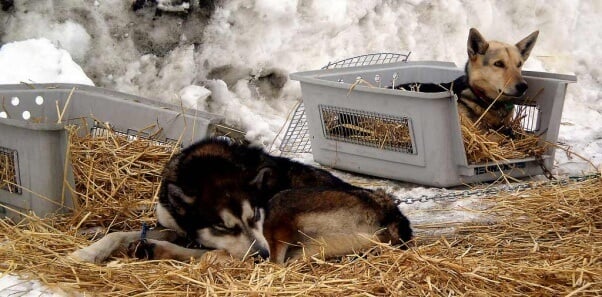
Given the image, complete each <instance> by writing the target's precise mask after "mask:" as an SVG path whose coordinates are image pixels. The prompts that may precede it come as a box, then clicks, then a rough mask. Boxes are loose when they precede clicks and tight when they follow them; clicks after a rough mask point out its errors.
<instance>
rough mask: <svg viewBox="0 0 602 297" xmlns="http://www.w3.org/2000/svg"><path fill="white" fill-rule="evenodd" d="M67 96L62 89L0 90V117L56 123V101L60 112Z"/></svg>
mask: <svg viewBox="0 0 602 297" xmlns="http://www.w3.org/2000/svg"><path fill="white" fill-rule="evenodd" d="M67 97H68V93H67V94H65V92H64V91H62V90H52V89H51V90H43V89H17V90H0V100H1V101H0V112H4V114H2V117H3V118H4V116H6V118H9V119H15V120H23V121H30V122H33V123H56V122H57V119H58V112H57V102H58V106H59V110H60V111H61V112H62V109H63V106H64V101H65V100H66V98H67ZM25 115H27V117H25Z"/></svg>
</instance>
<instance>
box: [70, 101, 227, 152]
mask: <svg viewBox="0 0 602 297" xmlns="http://www.w3.org/2000/svg"><path fill="white" fill-rule="evenodd" d="M68 117H69V118H80V117H92V118H95V119H97V120H99V121H102V122H104V123H108V124H110V126H111V128H113V129H115V130H118V131H121V132H128V131H129V132H130V133H133V134H136V133H140V135H154V137H156V138H157V139H158V140H161V141H163V140H168V141H176V140H179V139H180V138H181V139H182V143H183V145H184V146H187V145H189V144H191V143H192V142H194V141H197V140H199V139H202V138H204V137H206V136H207V135H208V129H209V124H211V123H212V122H216V121H215V119H207V118H204V117H201V116H197V117H195V116H191V115H188V114H184V113H180V112H175V111H172V110H169V109H165V108H160V107H156V106H152V105H147V104H143V103H140V102H137V101H133V100H121V99H115V98H113V97H106V96H104V94H103V93H92V92H80V93H78V94H77V98H76V100H75V102H73V109H72V110H71V114H69V115H68Z"/></svg>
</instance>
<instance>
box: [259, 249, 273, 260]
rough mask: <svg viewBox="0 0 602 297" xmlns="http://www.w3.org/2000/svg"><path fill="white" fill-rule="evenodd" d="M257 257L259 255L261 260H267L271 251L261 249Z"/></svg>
mask: <svg viewBox="0 0 602 297" xmlns="http://www.w3.org/2000/svg"><path fill="white" fill-rule="evenodd" d="M257 255H259V257H260V258H261V259H263V260H266V259H267V258H269V257H270V251H268V250H266V249H260V250H259V251H257Z"/></svg>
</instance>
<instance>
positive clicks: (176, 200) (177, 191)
mask: <svg viewBox="0 0 602 297" xmlns="http://www.w3.org/2000/svg"><path fill="white" fill-rule="evenodd" d="M167 198H168V199H169V204H170V205H171V206H173V207H174V209H175V210H176V212H178V214H180V215H185V214H186V208H187V207H189V206H190V205H192V204H193V203H194V200H195V199H194V197H191V196H188V195H186V194H185V193H184V191H183V190H182V188H180V187H178V186H176V185H174V184H168V185H167Z"/></svg>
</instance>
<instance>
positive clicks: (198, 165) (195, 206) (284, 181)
mask: <svg viewBox="0 0 602 297" xmlns="http://www.w3.org/2000/svg"><path fill="white" fill-rule="evenodd" d="M304 188H328V189H332V190H338V191H342V192H344V191H353V190H357V189H358V188H356V187H354V186H351V185H349V184H347V183H346V182H344V181H342V180H340V179H339V178H337V177H335V176H333V175H332V174H330V173H329V172H327V171H325V170H322V169H318V168H315V167H312V166H308V165H304V164H301V163H298V162H295V161H292V160H289V159H287V158H282V157H276V156H271V155H269V154H266V153H265V152H263V150H261V149H259V148H254V147H249V146H245V145H239V144H234V143H230V142H227V141H223V140H215V139H210V140H205V141H201V142H199V143H197V144H194V145H192V146H190V147H188V148H186V149H184V150H183V151H182V152H181V153H180V154H178V155H176V156H175V157H173V158H172V159H171V160H170V161H169V162H168V163H167V165H166V166H165V170H164V172H163V182H162V186H161V188H160V191H159V203H158V205H157V211H156V215H157V219H158V225H159V227H158V228H156V229H155V230H152V231H151V232H149V233H148V238H147V239H143V240H141V239H140V233H139V232H115V233H110V234H108V235H106V236H105V237H104V238H102V239H101V240H100V241H98V242H96V243H94V244H92V245H91V246H88V247H86V248H83V249H80V250H78V251H75V252H74V253H73V254H72V256H73V257H75V258H78V259H80V260H84V261H88V262H101V261H103V260H105V259H106V258H107V257H109V256H110V255H111V254H112V253H113V252H114V251H115V250H118V249H124V248H129V252H130V254H132V255H134V256H137V257H144V258H151V259H163V258H169V259H180V260H183V259H188V258H190V257H200V256H202V255H203V254H204V252H205V251H206V249H218V250H226V251H227V252H228V253H229V254H231V255H232V256H234V257H235V258H244V257H246V256H249V255H258V256H260V257H262V258H267V257H269V256H270V244H269V242H268V241H267V239H266V236H265V235H264V234H266V233H267V232H269V231H265V230H263V227H264V224H265V222H266V221H267V220H268V219H269V218H270V216H269V212H270V211H271V210H273V208H274V207H276V208H285V207H287V205H285V204H278V205H277V206H274V205H272V203H271V202H270V201H271V198H272V197H273V196H274V195H275V194H276V193H279V192H281V191H284V190H287V189H304ZM278 195H280V194H278ZM315 195H316V197H307V198H308V199H306V200H302V201H301V202H300V203H301V204H295V205H297V206H300V205H305V207H306V208H308V209H311V208H312V207H313V205H314V204H315V202H316V201H317V200H319V199H322V198H327V197H326V196H322V195H321V194H320V195H318V193H315ZM375 197H376V196H375ZM300 198H304V197H300ZM391 203H392V202H391ZM332 205H333V207H334V206H335V205H338V206H336V207H334V208H333V209H332V210H330V211H340V210H341V209H343V208H345V207H346V206H345V204H332ZM323 210H324V211H327V210H326V209H323ZM276 211H277V212H276V214H277V213H279V212H278V211H279V210H278V209H276ZM366 211H368V212H370V211H372V212H378V210H374V209H367V210H366ZM398 213H399V211H398ZM293 218H294V215H291V217H290V218H286V219H293ZM282 219H284V218H282ZM273 222H274V221H273V220H272V223H273ZM272 223H271V226H272V225H273V224H272ZM382 227H384V226H381V225H378V228H382ZM340 228H343V226H340ZM408 228H409V227H408ZM410 234H411V231H410ZM186 242H192V243H193V245H194V244H196V245H198V246H200V247H202V249H200V248H185V247H183V246H182V245H183V244H182V243H186ZM395 242H397V241H395ZM174 243H177V244H174ZM335 244H336V243H335Z"/></svg>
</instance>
